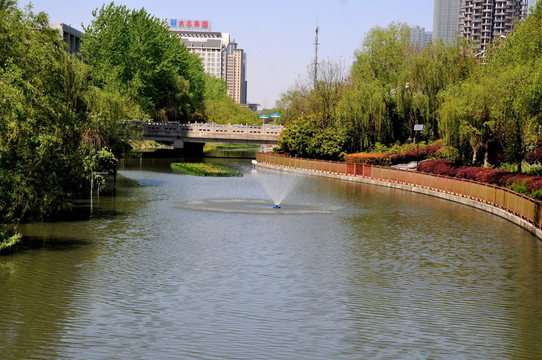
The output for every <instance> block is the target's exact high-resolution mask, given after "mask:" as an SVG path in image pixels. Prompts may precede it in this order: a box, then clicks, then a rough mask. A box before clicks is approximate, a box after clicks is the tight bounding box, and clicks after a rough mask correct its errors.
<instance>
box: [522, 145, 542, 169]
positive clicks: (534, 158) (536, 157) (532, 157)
mask: <svg viewBox="0 0 542 360" xmlns="http://www.w3.org/2000/svg"><path fill="white" fill-rule="evenodd" d="M525 161H527V162H528V163H529V164H533V163H542V142H540V141H539V142H537V143H536V147H535V148H534V149H533V150H531V151H530V152H528V153H527V154H526V155H525Z"/></svg>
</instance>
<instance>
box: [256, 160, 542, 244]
mask: <svg viewBox="0 0 542 360" xmlns="http://www.w3.org/2000/svg"><path fill="white" fill-rule="evenodd" d="M256 160H257V161H258V162H261V163H264V164H270V165H276V166H281V167H286V168H295V169H301V170H308V171H314V172H320V173H326V174H336V175H342V176H346V177H350V176H351V177H353V178H355V177H362V178H365V179H372V180H378V181H382V182H388V183H394V184H404V185H408V186H412V187H416V188H420V189H427V190H430V191H433V192H438V193H440V194H442V195H452V196H457V197H461V198H465V199H470V200H474V201H476V202H480V203H483V204H485V205H489V206H491V207H495V208H497V209H500V210H503V211H505V212H506V213H509V214H510V215H513V216H515V217H517V218H519V219H520V220H523V221H524V222H527V223H528V224H530V225H531V227H532V228H534V229H532V228H529V227H527V226H524V227H526V228H528V230H530V231H531V232H533V233H534V234H535V235H536V236H538V237H539V238H542V231H540V230H541V229H542V214H541V208H542V202H540V201H537V200H534V199H532V198H529V197H527V196H525V195H523V194H519V193H517V192H514V191H512V190H509V189H506V188H502V187H498V186H494V185H491V184H484V183H480V182H476V181H472V180H468V179H460V178H452V177H448V176H442V175H435V174H428V173H421V172H417V171H409V170H402V169H396V168H390V167H382V166H375V165H365V164H346V163H345V162H337V161H322V160H311V159H303V158H296V157H286V156H281V155H275V154H266V153H258V154H257V157H256ZM442 197H447V196H442ZM507 218H508V217H507ZM516 223H517V222H516ZM518 224H519V223H518ZM519 225H522V224H519ZM535 229H536V231H534V230H535Z"/></svg>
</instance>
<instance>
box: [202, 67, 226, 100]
mask: <svg viewBox="0 0 542 360" xmlns="http://www.w3.org/2000/svg"><path fill="white" fill-rule="evenodd" d="M204 79H205V93H204V96H203V97H204V98H205V100H215V101H216V100H222V99H225V98H226V97H228V84H227V83H226V81H225V80H224V79H220V78H217V77H214V76H213V75H211V74H207V73H205V75H204Z"/></svg>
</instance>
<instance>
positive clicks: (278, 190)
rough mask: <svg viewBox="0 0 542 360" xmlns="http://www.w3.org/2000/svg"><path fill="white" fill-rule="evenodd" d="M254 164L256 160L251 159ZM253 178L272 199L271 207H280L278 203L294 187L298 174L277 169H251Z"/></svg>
mask: <svg viewBox="0 0 542 360" xmlns="http://www.w3.org/2000/svg"><path fill="white" fill-rule="evenodd" d="M252 164H253V165H256V164H257V161H256V160H252ZM252 175H253V176H254V178H255V179H256V180H257V181H258V182H259V183H260V184H261V185H262V186H263V188H264V189H265V191H266V192H267V195H269V197H270V198H271V200H272V201H273V204H274V206H273V209H280V208H281V206H280V204H281V203H282V201H283V200H284V199H285V198H286V196H287V195H288V194H289V193H290V192H291V191H292V190H293V189H294V187H295V185H296V184H297V182H298V180H299V176H298V175H292V174H284V173H283V172H281V171H278V170H268V169H266V170H256V169H253V170H252Z"/></svg>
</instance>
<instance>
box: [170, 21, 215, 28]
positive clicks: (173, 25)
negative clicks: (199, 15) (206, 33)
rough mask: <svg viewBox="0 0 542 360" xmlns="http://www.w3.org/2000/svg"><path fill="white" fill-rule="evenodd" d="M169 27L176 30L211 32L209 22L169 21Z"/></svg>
mask: <svg viewBox="0 0 542 360" xmlns="http://www.w3.org/2000/svg"><path fill="white" fill-rule="evenodd" d="M169 27H170V28H171V29H174V30H211V28H210V22H209V21H208V20H193V19H169Z"/></svg>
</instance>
